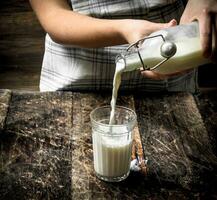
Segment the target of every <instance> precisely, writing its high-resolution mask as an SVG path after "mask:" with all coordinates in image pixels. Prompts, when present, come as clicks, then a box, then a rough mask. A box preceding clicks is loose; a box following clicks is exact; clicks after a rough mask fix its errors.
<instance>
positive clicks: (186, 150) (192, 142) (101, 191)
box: [0, 92, 217, 199]
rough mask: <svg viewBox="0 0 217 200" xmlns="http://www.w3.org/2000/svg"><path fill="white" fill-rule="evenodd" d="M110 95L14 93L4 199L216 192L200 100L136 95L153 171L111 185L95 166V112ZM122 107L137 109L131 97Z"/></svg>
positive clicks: (1, 166)
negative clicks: (91, 120) (198, 103)
mask: <svg viewBox="0 0 217 200" xmlns="http://www.w3.org/2000/svg"><path fill="white" fill-rule="evenodd" d="M110 98H111V96H110V94H80V93H73V94H72V93H70V92H55V93H13V94H12V98H11V102H10V108H9V112H8V116H7V120H6V123H5V126H4V131H2V132H1V134H0V158H1V159H0V185H1V186H2V187H0V199H14V198H15V197H16V198H17V199H20V198H22V199H29V198H32V199H42V198H44V199H46V198H50V199H161V198H165V199H186V198H189V199H196V198H198V197H201V198H203V197H206V198H208V199H210V198H212V197H216V192H215V183H216V181H217V179H216V174H217V173H216V166H217V165H216V156H215V155H214V154H213V151H212V149H211V146H210V143H211V141H210V138H209V137H208V135H207V131H206V129H205V127H204V124H203V121H202V118H201V115H200V113H199V111H198V109H197V106H196V104H195V101H194V98H193V97H192V96H191V95H187V94H174V95H163V94H161V95H152V96H151V95H150V94H149V97H145V96H144V95H140V97H138V96H136V97H135V108H136V112H137V117H138V124H139V130H140V133H141V138H142V144H143V146H144V149H145V155H146V157H147V159H148V176H144V174H143V173H141V172H131V174H130V176H129V177H128V179H126V180H125V181H123V182H120V183H106V182H103V181H100V180H99V179H98V178H96V176H95V174H94V170H93V152H92V139H91V125H90V118H89V114H90V112H91V111H92V110H93V109H94V108H96V107H98V106H103V105H109V102H110ZM118 105H123V106H127V107H131V108H134V100H133V98H132V96H120V97H119V99H118Z"/></svg>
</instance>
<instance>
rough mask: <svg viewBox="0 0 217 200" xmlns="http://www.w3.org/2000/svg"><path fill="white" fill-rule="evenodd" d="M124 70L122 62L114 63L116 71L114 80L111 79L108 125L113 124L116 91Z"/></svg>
mask: <svg viewBox="0 0 217 200" xmlns="http://www.w3.org/2000/svg"><path fill="white" fill-rule="evenodd" d="M124 69H125V64H124V62H123V60H122V61H120V62H117V63H116V69H115V74H114V79H113V90H112V100H111V115H110V120H109V124H110V125H111V124H114V123H115V120H114V115H115V107H116V101H117V96H118V89H119V87H120V84H121V74H122V73H123V71H124Z"/></svg>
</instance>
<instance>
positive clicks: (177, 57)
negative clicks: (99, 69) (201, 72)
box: [116, 21, 210, 74]
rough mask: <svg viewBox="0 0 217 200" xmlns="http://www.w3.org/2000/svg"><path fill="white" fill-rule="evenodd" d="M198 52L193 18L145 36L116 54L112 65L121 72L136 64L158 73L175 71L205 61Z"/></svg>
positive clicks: (197, 27) (199, 49)
mask: <svg viewBox="0 0 217 200" xmlns="http://www.w3.org/2000/svg"><path fill="white" fill-rule="evenodd" d="M209 62H210V59H207V58H204V57H203V55H202V47H201V42H200V35H199V25H198V22H197V21H194V22H191V23H189V24H184V25H178V26H173V27H170V28H166V29H163V30H160V31H157V32H154V33H152V34H151V35H150V36H148V37H145V38H143V39H141V40H139V41H137V42H136V43H134V44H132V45H130V46H129V47H128V48H127V50H126V52H123V53H122V54H120V55H118V56H117V58H116V64H119V65H122V66H123V68H124V69H123V71H132V70H136V69H138V68H140V67H143V69H144V70H153V71H156V72H158V73H160V74H167V73H175V72H179V71H183V70H187V69H190V68H194V67H198V66H199V65H202V64H206V63H209Z"/></svg>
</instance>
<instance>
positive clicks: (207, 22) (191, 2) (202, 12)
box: [180, 0, 217, 61]
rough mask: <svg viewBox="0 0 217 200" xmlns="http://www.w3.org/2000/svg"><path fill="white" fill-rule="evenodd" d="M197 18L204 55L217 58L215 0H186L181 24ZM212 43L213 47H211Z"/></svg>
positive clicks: (216, 13)
mask: <svg viewBox="0 0 217 200" xmlns="http://www.w3.org/2000/svg"><path fill="white" fill-rule="evenodd" d="M194 20H198V22H199V29H200V37H201V46H202V49H203V55H204V57H207V58H208V57H211V59H212V60H213V61H216V59H217V0H188V3H187V5H186V8H185V10H184V12H183V14H182V17H181V21H180V23H181V24H185V23H189V22H192V21H194ZM212 44H214V48H213V49H212Z"/></svg>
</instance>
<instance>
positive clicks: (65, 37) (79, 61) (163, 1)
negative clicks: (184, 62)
mask: <svg viewBox="0 0 217 200" xmlns="http://www.w3.org/2000/svg"><path fill="white" fill-rule="evenodd" d="M30 2H31V5H32V7H33V9H34V10H35V12H36V14H37V16H38V18H39V21H40V22H41V24H42V26H43V27H44V29H45V31H46V32H47V33H48V34H47V36H46V44H45V54H44V60H43V66H42V72H41V80H40V90H41V91H55V90H73V91H82V90H84V91H87V90H90V91H94V90H97V91H100V90H107V89H109V90H110V89H111V88H112V79H113V75H114V70H115V57H116V55H117V54H118V53H121V52H122V51H124V50H125V49H126V47H127V46H128V45H129V44H131V43H133V42H135V41H137V40H138V39H140V38H142V37H145V36H147V35H149V34H150V33H152V32H154V31H157V30H160V29H163V28H166V27H170V26H173V25H176V21H179V20H180V18H181V23H187V22H190V21H193V20H198V21H199V24H200V33H201V44H202V47H203V50H204V56H206V57H209V56H211V55H214V54H215V52H212V49H211V42H212V41H211V40H212V28H213V30H216V26H215V25H216V24H215V23H216V13H217V5H216V0H189V1H188V3H187V6H186V9H185V7H184V6H185V4H184V2H183V1H182V0H143V1H138V0H128V1H127V0H71V1H70V2H68V1H67V0H30ZM184 9H185V10H184ZM213 33H214V37H215V38H216V35H215V31H214V32H213ZM141 74H142V75H141ZM120 89H121V90H134V91H136V90H141V91H188V92H195V91H196V90H197V72H196V70H193V71H191V72H188V73H185V74H179V75H177V74H168V75H164V76H162V75H159V74H157V73H154V72H150V71H145V72H139V71H133V72H127V73H124V74H123V77H122V84H121V88H120Z"/></svg>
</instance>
